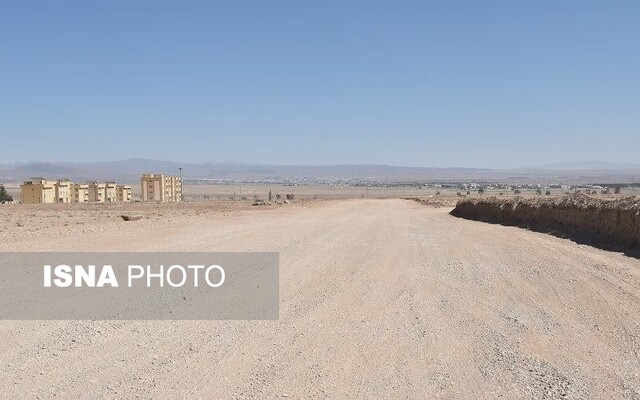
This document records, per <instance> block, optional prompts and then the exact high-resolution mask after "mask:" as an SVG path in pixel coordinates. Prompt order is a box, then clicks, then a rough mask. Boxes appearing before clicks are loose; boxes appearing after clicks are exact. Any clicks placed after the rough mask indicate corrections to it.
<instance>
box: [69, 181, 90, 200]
mask: <svg viewBox="0 0 640 400" xmlns="http://www.w3.org/2000/svg"><path fill="white" fill-rule="evenodd" d="M88 201H89V185H85V184H81V183H72V184H71V202H72V203H86V202H88Z"/></svg>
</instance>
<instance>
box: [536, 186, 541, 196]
mask: <svg viewBox="0 0 640 400" xmlns="http://www.w3.org/2000/svg"><path fill="white" fill-rule="evenodd" d="M536 193H537V194H538V196H540V195H541V194H542V189H540V188H538V189H537V190H536Z"/></svg>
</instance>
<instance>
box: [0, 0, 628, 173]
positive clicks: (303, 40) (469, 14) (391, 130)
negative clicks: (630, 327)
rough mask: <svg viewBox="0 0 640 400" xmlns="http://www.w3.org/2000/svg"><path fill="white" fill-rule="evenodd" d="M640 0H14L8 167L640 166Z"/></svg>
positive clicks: (2, 108) (1, 111)
mask: <svg viewBox="0 0 640 400" xmlns="http://www.w3.org/2000/svg"><path fill="white" fill-rule="evenodd" d="M638 17H640V3H638V2H633V1H621V2H616V3H615V6H612V5H611V4H606V3H603V2H596V1H566V2H561V3H559V2H552V1H539V2H506V1H500V2H491V3H488V2H482V4H480V3H478V2H471V1H467V2H456V3H455V4H453V3H451V2H438V3H436V2H403V3H402V4H398V3H397V2H378V3H376V4H372V3H370V2H349V3H345V2H323V3H310V2H306V3H304V4H303V3H299V2H279V3H277V4H274V3H272V4H265V3H261V2H244V3H242V4H239V3H236V4H232V3H227V4H220V3H218V4H214V2H205V1H196V2H190V3H189V4H188V5H181V4H179V3H177V2H167V1H160V2H136V3H135V4H131V3H129V2H124V1H119V2H118V1H116V2H108V3H95V2H94V3H78V2H67V1H62V2H55V3H54V2H31V1H25V2H13V3H9V4H5V5H4V6H3V12H2V13H1V14H0V38H2V39H0V55H2V62H0V76H1V77H2V78H0V90H2V93H3V96H0V135H1V137H2V148H3V149H5V151H4V152H3V156H2V159H3V160H2V162H3V163H6V162H20V161H53V162H56V161H57V162H70V161H74V162H91V161H106V160H119V159H129V158H149V159H156V160H172V161H184V162H194V163H202V162H212V161H233V162H246V163H266V164H280V165H336V164H384V165H399V166H426V167H462V166H464V167H476V168H517V167H530V166H541V165H547V164H563V163H576V162H584V161H587V160H596V161H602V162H609V163H622V164H624V163H637V162H638V156H637V152H638V148H640V134H638V132H639V130H640V120H639V119H638V117H637V115H638V107H637V106H638V104H640V78H639V77H638V73H637V71H639V70H640V51H639V50H640V45H639V42H638V40H637V38H638V37H640V26H638V24H637V20H638Z"/></svg>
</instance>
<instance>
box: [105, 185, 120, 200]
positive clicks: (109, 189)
mask: <svg viewBox="0 0 640 400" xmlns="http://www.w3.org/2000/svg"><path fill="white" fill-rule="evenodd" d="M116 186H117V185H116V183H115V182H107V183H105V184H104V201H105V202H107V203H115V202H116V201H118V199H117V195H118V193H117V188H116Z"/></svg>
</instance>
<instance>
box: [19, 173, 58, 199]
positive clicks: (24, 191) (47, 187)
mask: <svg viewBox="0 0 640 400" xmlns="http://www.w3.org/2000/svg"><path fill="white" fill-rule="evenodd" d="M20 193H21V195H22V202H23V203H25V204H39V203H55V199H56V182H53V181H48V180H46V179H45V178H31V179H30V180H28V181H26V182H24V183H23V184H22V185H20Z"/></svg>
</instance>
